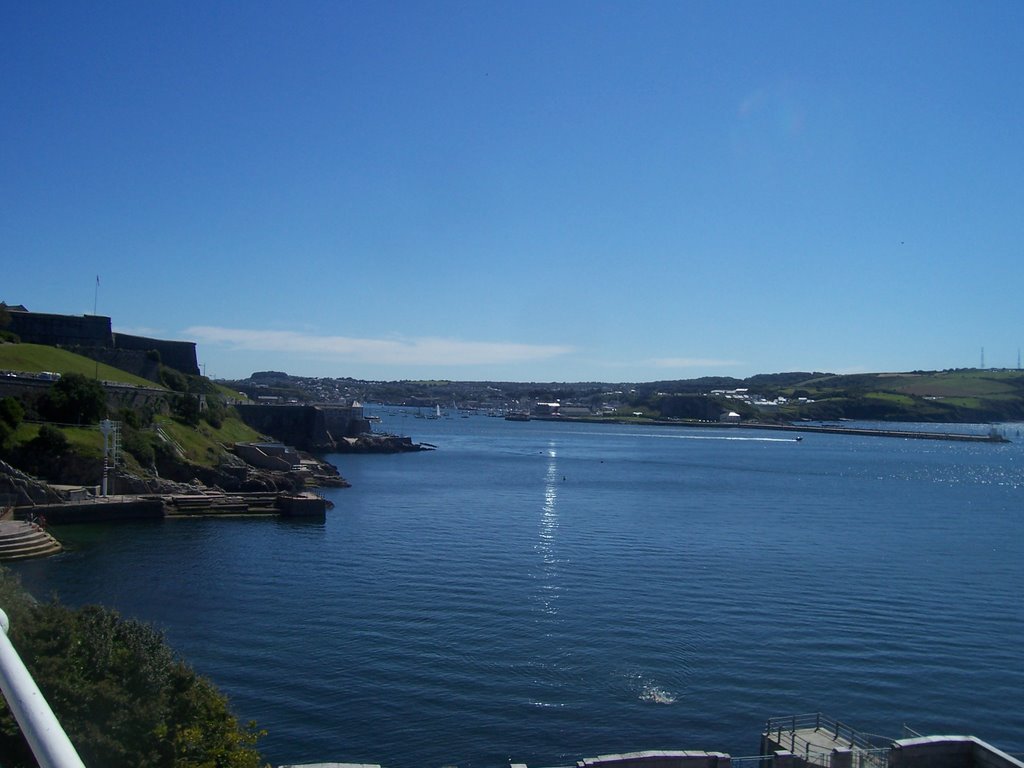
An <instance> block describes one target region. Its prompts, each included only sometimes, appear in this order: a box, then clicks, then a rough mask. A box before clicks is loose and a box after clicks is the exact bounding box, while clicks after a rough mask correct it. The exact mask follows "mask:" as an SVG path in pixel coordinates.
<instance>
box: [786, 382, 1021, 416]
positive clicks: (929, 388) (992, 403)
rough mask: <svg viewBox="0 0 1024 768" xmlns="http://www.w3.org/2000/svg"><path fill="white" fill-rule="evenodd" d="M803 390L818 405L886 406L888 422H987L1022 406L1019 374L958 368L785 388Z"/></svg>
mask: <svg viewBox="0 0 1024 768" xmlns="http://www.w3.org/2000/svg"><path fill="white" fill-rule="evenodd" d="M787 390H788V391H787V394H792V393H793V392H795V391H796V390H803V391H805V392H807V393H808V394H809V395H810V396H811V397H812V398H814V399H815V400H817V401H818V402H819V403H821V402H826V401H828V400H829V399H830V398H840V399H845V401H846V402H847V406H846V407H848V408H849V407H853V406H851V405H850V402H851V401H849V400H848V399H847V398H850V397H851V396H852V397H854V398H855V399H857V400H859V401H860V403H861V404H862V407H863V406H870V404H871V403H875V404H877V405H881V404H883V403H884V404H887V405H888V407H889V414H890V416H889V417H890V418H893V417H896V418H898V417H900V416H902V417H905V418H906V419H908V420H913V419H915V417H916V418H920V419H921V420H926V421H931V420H946V419H949V420H974V419H977V420H982V421H986V420H991V419H994V418H1001V417H1004V416H1005V417H1008V418H1018V417H1019V414H1020V413H1021V409H1022V403H1024V372H1022V371H989V370H974V369H969V370H959V371H935V372H920V373H871V374H854V375H846V376H828V377H819V378H815V379H811V380H808V381H805V382H802V383H800V384H797V385H794V386H792V387H789V388H787Z"/></svg>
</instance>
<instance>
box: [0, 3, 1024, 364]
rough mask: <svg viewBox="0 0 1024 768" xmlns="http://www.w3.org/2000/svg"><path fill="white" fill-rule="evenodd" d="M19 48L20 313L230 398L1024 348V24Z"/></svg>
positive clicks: (473, 26)
mask: <svg viewBox="0 0 1024 768" xmlns="http://www.w3.org/2000/svg"><path fill="white" fill-rule="evenodd" d="M0 29H2V30H3V33H2V34H3V44H2V45H0V72H2V73H3V76H2V77H0V263H2V280H0V299H2V300H4V301H7V302H8V303H20V304H25V305H26V306H28V307H29V308H30V309H33V310H37V311H43V312H58V313H68V314H85V313H91V312H92V311H93V306H94V301H96V306H97V311H98V313H99V314H103V315H109V316H111V317H112V318H113V324H114V328H115V330H121V331H125V332H133V333H143V334H150V335H156V336H160V337H164V338H175V339H190V340H194V341H196V342H198V350H199V358H200V361H201V362H202V363H204V364H205V366H206V370H207V373H208V374H209V375H211V376H215V377H218V378H232V377H244V376H247V375H248V374H250V373H251V372H253V371H256V370H267V369H275V370H285V371H288V372H289V373H294V374H300V375H309V376H352V377H356V378H371V379H412V378H449V379H503V380H520V381H578V380H600V381H651V380H660V379H673V378H691V377H695V376H703V375H729V376H748V375H751V374H755V373H761V372H777V371H789V370H820V371H835V372H855V371H894V370H913V369H918V368H921V369H942V368H954V367H969V366H977V365H978V364H979V362H980V354H981V349H982V347H984V348H985V361H986V364H987V365H990V366H1003V367H1016V365H1017V359H1018V349H1019V348H1020V347H1021V346H1022V345H1024V328H1022V323H1021V320H1022V315H1024V310H1022V302H1021V296H1022V286H1024V237H1022V234H1024V231H1022V227H1024V141H1022V137H1024V48H1022V45H1021V40H1024V4H1022V3H1020V2H1017V1H1016V0H1013V1H1012V2H995V1H993V2H980V3H975V2H964V3H951V2H927V3H925V2H905V3H892V2H850V3H847V2H806V3H805V2H780V3H760V2H737V3H729V2H724V3H723V2H683V1H674V2H628V3H627V2H614V3H605V2H483V1H480V2H418V1H417V2H400V3H387V2H365V3H349V2H341V1H340V0H338V1H332V2H298V3H292V2H280V3H272V2H257V1H254V2H247V3H235V2H232V3H226V2H186V1H182V2H173V3H171V2H167V3H161V2H147V3H137V2H124V3H105V2H97V3H81V2H67V3H63V2H38V3H23V2H15V1H14V0H0ZM97 275H98V276H99V277H100V285H99V290H98V295H97V293H96V291H95V288H96V276H97Z"/></svg>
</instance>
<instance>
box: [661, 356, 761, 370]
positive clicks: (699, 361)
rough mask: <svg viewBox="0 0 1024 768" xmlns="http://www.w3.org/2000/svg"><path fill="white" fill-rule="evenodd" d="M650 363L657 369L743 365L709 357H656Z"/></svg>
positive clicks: (736, 361) (734, 361)
mask: <svg viewBox="0 0 1024 768" xmlns="http://www.w3.org/2000/svg"><path fill="white" fill-rule="evenodd" d="M649 362H650V365H653V366H654V367H655V368H721V367H727V366H732V365H743V363H742V362H741V361H739V360H716V359H714V358H709V357H656V358H654V359H653V360H650V361H649Z"/></svg>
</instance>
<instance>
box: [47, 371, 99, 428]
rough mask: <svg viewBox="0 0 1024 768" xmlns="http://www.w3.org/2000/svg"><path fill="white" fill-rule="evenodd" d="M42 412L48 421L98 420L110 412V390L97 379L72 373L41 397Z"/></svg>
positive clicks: (73, 422)
mask: <svg viewBox="0 0 1024 768" xmlns="http://www.w3.org/2000/svg"><path fill="white" fill-rule="evenodd" d="M39 412H40V414H42V416H43V417H44V418H45V419H47V420H48V421H59V422H63V423H65V424H96V423H97V422H99V420H100V419H102V418H103V417H104V416H105V415H106V413H107V393H106V392H105V391H104V389H103V385H102V384H100V383H99V382H98V381H96V380H95V379H90V378H88V377H86V376H84V375H82V374H81V373H68V374H66V375H64V376H62V377H61V379H60V380H59V381H58V382H57V383H55V384H54V385H53V386H52V387H50V389H49V390H48V391H47V392H46V394H45V395H43V397H42V398H40V401H39Z"/></svg>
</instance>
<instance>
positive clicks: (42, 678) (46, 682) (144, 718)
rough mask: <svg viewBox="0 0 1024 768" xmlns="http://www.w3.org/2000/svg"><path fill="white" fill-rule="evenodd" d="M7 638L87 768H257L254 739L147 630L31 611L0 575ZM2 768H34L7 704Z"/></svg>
mask: <svg viewBox="0 0 1024 768" xmlns="http://www.w3.org/2000/svg"><path fill="white" fill-rule="evenodd" d="M0 605H2V606H3V607H4V609H5V610H6V612H7V613H8V616H9V618H10V620H11V629H10V637H11V641H12V643H13V644H14V646H15V648H16V649H17V650H18V653H19V655H20V656H21V658H22V660H23V661H24V662H25V664H26V666H27V667H28V669H29V671H30V672H31V673H32V676H33V677H34V679H35V681H36V684H37V685H38V686H39V688H40V690H41V691H42V692H43V695H44V696H45V697H46V699H47V701H48V702H49V704H50V707H51V708H52V709H53V711H54V714H56V715H57V718H58V720H60V722H61V724H62V725H63V727H64V730H65V731H66V732H67V734H68V737H69V738H70V739H71V742H72V743H73V744H74V745H75V748H76V749H77V750H78V753H79V755H80V756H81V758H82V760H83V762H84V763H85V764H86V765H95V766H100V765H102V766H112V767H116V766H125V767H127V766H143V765H145V766H155V767H157V768H163V767H166V768H191V767H192V766H195V767H196V768H200V767H202V768H208V767H209V768H219V767H220V766H225V767H230V768H258V766H260V765H261V764H262V761H261V760H260V757H259V754H258V752H257V751H256V749H255V745H256V742H257V740H258V738H259V736H260V735H261V734H260V733H258V732H257V731H256V730H255V729H254V727H253V725H252V724H249V725H248V726H245V727H243V726H240V725H239V723H238V721H237V720H236V718H235V717H234V716H233V715H232V714H231V712H230V710H229V708H228V702H227V699H226V698H225V697H224V695H223V694H221V693H219V692H218V691H217V689H216V688H215V687H214V686H213V685H212V684H211V683H210V682H209V681H208V680H206V679H204V678H202V677H200V676H198V675H197V674H196V673H195V672H194V671H193V670H192V669H191V668H190V667H189V666H188V665H186V664H185V663H183V662H182V661H181V660H180V659H178V658H177V657H176V656H175V655H174V653H173V652H172V651H171V649H170V648H169V647H168V646H167V644H166V643H165V642H164V639H163V636H162V635H161V634H160V633H159V632H157V631H156V630H154V629H153V628H152V627H150V626H148V625H146V624H143V623H140V622H137V621H133V620H128V619H122V618H121V617H120V616H119V615H118V614H117V613H116V612H114V611H111V610H109V609H106V608H101V607H97V606H88V607H85V608H81V609H78V610H72V609H70V608H67V607H65V606H63V605H61V604H60V603H57V602H52V603H48V604H45V605H34V604H33V603H32V602H31V598H28V597H27V596H26V595H24V593H23V592H21V590H20V587H19V585H18V584H17V581H16V579H15V578H14V577H12V576H11V575H10V572H9V571H7V570H6V569H0ZM0 755H3V756H4V765H5V766H6V768H21V767H22V766H24V767H25V768H28V767H29V766H35V764H36V763H35V760H34V758H33V757H32V755H31V752H30V750H29V748H28V745H27V744H26V743H25V741H24V739H23V737H22V736H21V732H20V729H19V728H18V725H17V723H16V722H15V721H14V718H13V716H12V715H11V713H10V711H9V710H8V709H7V707H6V704H2V705H0Z"/></svg>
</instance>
